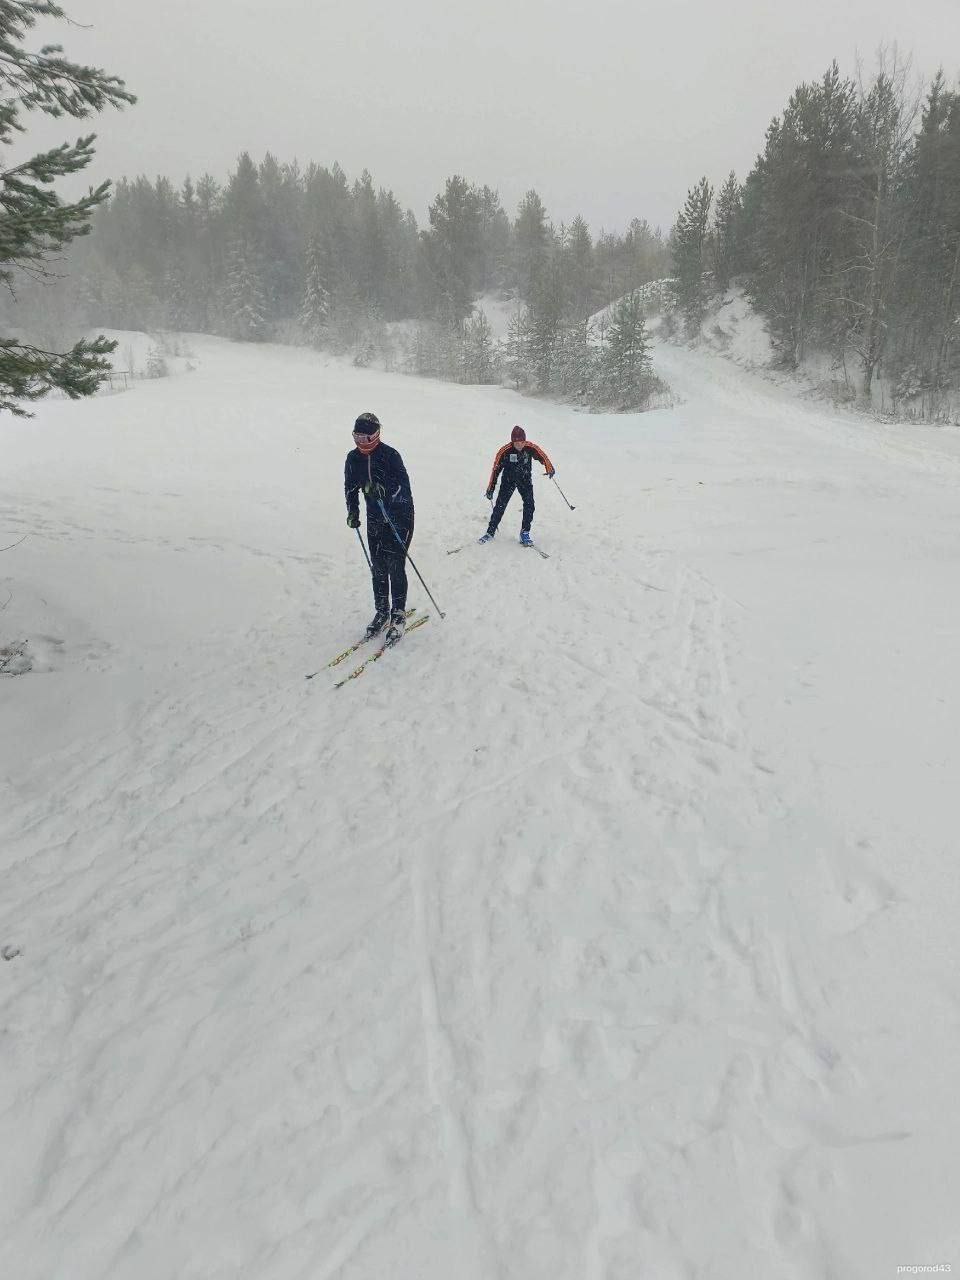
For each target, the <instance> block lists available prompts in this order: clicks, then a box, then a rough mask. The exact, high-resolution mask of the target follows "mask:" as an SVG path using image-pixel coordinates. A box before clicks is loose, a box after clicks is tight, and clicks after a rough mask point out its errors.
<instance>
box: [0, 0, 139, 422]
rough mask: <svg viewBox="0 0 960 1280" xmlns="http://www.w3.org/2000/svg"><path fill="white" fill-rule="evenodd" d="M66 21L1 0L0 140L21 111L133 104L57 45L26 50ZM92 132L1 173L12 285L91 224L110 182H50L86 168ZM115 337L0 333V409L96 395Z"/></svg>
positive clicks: (42, 271) (6, 271)
mask: <svg viewBox="0 0 960 1280" xmlns="http://www.w3.org/2000/svg"><path fill="white" fill-rule="evenodd" d="M48 18H60V19H65V18H66V13H65V12H64V10H63V9H62V8H61V7H60V6H59V5H58V4H54V3H52V2H51V0H3V3H2V4H0V86H2V93H0V147H9V145H10V143H11V142H12V140H13V137H14V135H15V134H16V133H19V132H22V131H23V129H24V126H23V124H22V123H21V120H20V113H21V110H24V111H34V110H37V111H42V112H43V113H44V114H46V115H49V116H54V117H62V116H64V115H68V116H72V117H73V118H74V119H85V118H87V117H88V116H90V115H93V114H96V113H98V112H100V111H102V110H103V109H104V107H107V106H112V107H117V108H119V107H122V106H123V105H124V104H125V103H132V102H134V101H135V98H134V96H133V95H132V94H131V93H128V92H127V90H126V88H125V87H124V83H123V81H122V80H120V79H118V78H117V77H116V76H108V75H106V74H105V73H104V72H103V71H100V70H98V69H97V68H94V67H84V66H80V65H78V64H76V63H73V62H70V61H68V60H67V59H66V58H65V57H64V56H63V49H62V47H61V46H60V45H46V46H45V47H44V48H42V49H41V50H40V52H39V53H31V52H28V51H27V50H26V49H25V48H24V47H23V44H24V41H25V40H26V38H27V35H28V33H29V32H30V31H31V30H32V29H33V27H34V26H35V25H36V22H37V20H38V19H48ZM94 139H95V135H94V134H88V135H86V136H85V137H81V138H78V139H77V140H76V142H74V143H72V144H71V143H61V144H60V145H59V146H57V147H53V148H52V149H50V150H49V151H42V152H39V153H37V154H36V155H34V156H32V157H31V158H30V159H28V160H25V161H23V162H21V163H20V164H16V165H11V166H10V167H9V168H4V170H3V172H0V284H2V285H5V286H6V287H7V288H8V289H11V290H14V289H15V284H16V280H17V273H18V272H25V273H26V274H27V275H28V276H31V277H33V278H37V277H40V278H43V277H45V276H46V275H47V274H48V267H47V265H46V264H47V263H48V262H49V260H50V258H51V256H52V255H54V254H56V253H57V252H58V251H59V250H60V249H62V248H63V247H64V246H65V245H68V244H69V243H70V242H71V241H72V240H73V239H74V238H75V237H77V236H81V235H84V234H85V233H86V232H87V231H88V230H89V223H90V216H91V214H92V212H93V210H94V209H96V207H97V206H98V205H100V204H102V203H103V201H104V200H106V198H107V195H108V193H109V190H110V184H109V183H108V182H104V183H101V184H100V186H98V187H96V188H94V189H92V190H91V191H89V192H88V194H87V195H85V196H82V197H80V198H79V199H77V200H73V201H64V200H61V199H60V197H59V196H58V195H57V194H56V192H55V191H54V190H53V189H52V184H53V183H54V182H55V181H56V180H57V179H58V178H62V177H65V176H66V175H67V174H71V173H76V172H78V171H79V170H81V169H84V168H86V166H87V165H88V164H89V163H90V161H91V160H92V158H93V155H94V147H93V143H94ZM115 345H116V344H115V343H111V342H107V340H106V339H105V338H103V337H98V338H96V339H94V340H93V341H82V342H78V343H76V344H75V345H74V346H73V347H72V348H71V349H70V350H69V351H66V352H56V351H46V350H43V349H41V348H39V347H37V346H33V345H31V344H30V343H29V342H25V341H22V340H21V339H19V338H17V337H7V336H0V409H8V410H10V411H11V412H12V413H15V414H18V415H20V416H29V415H28V413H27V410H25V409H24V408H23V407H22V402H23V401H34V400H38V399H40V397H41V396H44V395H46V394H47V392H48V391H50V390H51V388H53V387H57V388H59V389H60V390H61V391H63V392H64V393H65V394H66V395H68V396H70V397H71V398H72V399H76V398H78V397H80V396H87V395H92V394H93V392H94V391H96V389H97V387H98V386H99V385H100V382H101V381H102V379H103V377H104V376H105V374H106V372H107V370H108V368H109V365H108V363H107V360H106V357H107V356H108V355H109V354H110V352H111V351H113V350H114V347H115Z"/></svg>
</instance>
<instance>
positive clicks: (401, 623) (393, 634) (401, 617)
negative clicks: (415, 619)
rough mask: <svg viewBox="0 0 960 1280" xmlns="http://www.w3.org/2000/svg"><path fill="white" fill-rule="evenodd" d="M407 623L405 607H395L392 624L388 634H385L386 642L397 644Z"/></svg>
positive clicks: (391, 619)
mask: <svg viewBox="0 0 960 1280" xmlns="http://www.w3.org/2000/svg"><path fill="white" fill-rule="evenodd" d="M406 625H407V614H406V610H405V609H394V610H393V612H392V613H391V614H390V626H389V628H388V629H387V634H386V636H384V643H385V644H396V643H397V641H398V640H399V639H400V637H401V636H402V635H403V632H404V629H405V627H406Z"/></svg>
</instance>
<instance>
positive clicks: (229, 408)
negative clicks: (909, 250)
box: [0, 339, 960, 1280]
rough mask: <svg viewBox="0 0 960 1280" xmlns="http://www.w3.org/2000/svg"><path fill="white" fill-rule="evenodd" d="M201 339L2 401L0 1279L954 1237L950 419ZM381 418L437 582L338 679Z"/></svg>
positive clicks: (652, 1268)
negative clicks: (502, 384)
mask: <svg viewBox="0 0 960 1280" xmlns="http://www.w3.org/2000/svg"><path fill="white" fill-rule="evenodd" d="M192 349H193V350H194V355H195V363H196V364H197V366H198V367H197V369H196V371H195V372H194V373H192V374H190V376H189V377H183V378H176V379H173V378H171V379H166V380H161V381H156V382H150V383H139V384H137V385H136V387H135V389H134V390H133V391H130V392H128V393H126V394H121V395H116V396H113V397H109V398H104V399H99V400H95V401H90V402H85V403H80V404H70V403H66V402H60V403H52V402H51V403H49V404H46V405H43V406H42V407H41V408H40V410H39V414H38V417H37V419H36V420H35V421H34V422H28V423H24V422H16V421H9V420H4V421H3V422H2V424H0V436H2V449H3V457H4V472H3V477H2V480H0V511H2V514H3V521H2V525H3V534H2V536H0V544H3V545H6V544H7V543H8V542H12V541H14V540H15V539H16V538H19V537H20V536H21V535H22V534H24V533H29V535H30V536H29V537H28V538H27V539H26V540H25V541H24V542H23V543H21V544H20V545H19V546H18V547H16V548H14V549H13V550H11V551H8V552H5V553H3V555H2V556H0V603H2V601H7V603H6V607H5V608H4V609H3V611H2V612H0V643H6V644H11V645H12V644H14V643H19V644H24V642H25V643H26V651H27V652H29V653H32V654H33V655H34V656H35V658H36V666H35V669H34V670H33V671H30V672H29V673H27V674H26V675H22V676H19V677H16V678H13V677H11V678H7V679H4V680H2V681H0V703H2V713H3V723H4V729H5V731H4V733H3V735H2V738H0V765H2V777H3V784H2V793H0V875H2V883H3V893H2V895H0V948H7V949H8V950H7V952H6V954H9V955H10V956H11V958H10V959H9V960H7V961H2V962H0V1150H2V1151H3V1153H4V1158H3V1160H2V1161H0V1272H2V1274H3V1275H4V1276H8V1275H9V1276H16V1277H17V1278H18V1280H106V1278H108V1277H111V1278H122V1280H128V1278H129V1280H201V1278H202V1280H214V1278H217V1280H219V1278H222V1280H227V1278H229V1280H236V1278H237V1277H249V1278H250V1280H293V1278H303V1280H333V1278H334V1277H337V1278H338V1280H340V1278H342V1280H374V1278H376V1280H382V1277H384V1276H395V1277H398V1278H399V1277H418V1280H419V1278H422V1280H450V1278H451V1277H458V1278H460V1277H464V1278H466V1280H494V1278H498V1280H627V1278H628V1277H629V1278H630V1280H634V1278H635V1277H652V1278H656V1280H680V1277H684V1278H686V1277H690V1276H694V1275H695V1276H697V1277H699V1280H734V1277H743V1276H750V1277H753V1276H769V1277H776V1278H777V1280H781V1278H787V1277H795V1278H803V1280H823V1277H826V1276H836V1277H843V1280H874V1277H877V1276H881V1275H886V1274H891V1275H892V1274H893V1273H894V1272H895V1269H896V1267H897V1265H899V1264H902V1265H910V1264H916V1263H931V1264H933V1263H937V1262H949V1261H951V1260H953V1261H956V1260H957V1259H958V1258H960V1225H958V1222H960V1220H958V1216H957V1211H956V1206H957V1204H958V1203H960V1174H958V1167H957V1161H956V1151H957V1147H958V1142H960V1120H958V1114H957V1108H956V1098H955V1094H956V1080H957V1078H958V1073H960V1026H958V1020H957V1010H958V1001H960V989H958V986H957V976H956V975H957V973H958V962H960V942H958V937H957V930H956V922H955V919H954V914H955V913H954V911H953V904H954V903H955V902H956V901H957V891H958V879H960V873H958V864H957V858H956V852H957V838H956V778H957V776H958V770H960V743H958V738H957V732H956V724H957V721H958V714H960V692H958V681H957V673H956V654H957V651H958V644H957V641H958V623H960V603H958V599H957V592H956V582H957V568H958V559H960V550H958V536H960V524H958V518H957V499H958V489H960V450H958V449H957V448H956V442H957V437H956V436H954V435H948V434H945V433H943V432H934V431H922V430H912V431H910V432H909V433H904V432H900V433H897V432H893V431H890V430H884V431H880V430H878V429H877V428H875V427H871V426H869V425H867V424H863V425H861V424H859V423H857V422H856V421H855V420H849V421H847V420H840V419H833V418H830V417H827V416H825V415H823V414H822V413H819V414H818V413H815V412H811V411H810V410H808V409H807V408H804V407H803V406H801V405H799V404H798V403H797V402H796V401H795V400H790V399H789V398H788V397H786V396H785V395H782V394H780V393H778V392H777V391H776V389H772V388H770V387H769V386H767V385H766V384H763V383H757V382H753V381H751V380H750V377H749V375H747V374H745V373H744V372H743V371H742V370H740V369H738V368H736V367H735V366H733V365H731V364H730V363H729V362H724V361H722V360H720V359H719V358H717V357H710V356H707V355H703V354H699V355H697V354H693V353H690V352H687V351H684V350H681V349H676V348H662V349H660V350H658V352H657V369H658V372H663V374H664V376H665V377H666V378H667V379H668V381H669V382H670V383H671V384H672V385H673V386H675V387H676V388H677V389H678V390H679V391H681V392H682V394H683V395H684V397H685V403H684V404H683V406H682V407H681V408H679V409H675V410H673V411H662V412H655V413H648V414H645V415H643V416H641V417H634V416H603V415H580V414H577V413H575V412H573V411H572V410H570V409H567V408H561V407H557V406H552V405H549V404H546V403H544V402H540V401H531V400H525V399H522V398H519V397H516V396H514V395H512V394H511V393H509V392H507V391H505V390H501V389H498V388H469V389H464V388H459V387H456V386H452V385H447V384H442V383H433V382H420V381H417V380H415V379H411V378H404V377H399V376H397V377H392V376H387V375H380V374H374V373H370V372H364V371H360V370H356V369H353V368H350V367H347V366H345V365H342V364H339V363H336V362H333V361H323V360H318V359H317V358H316V357H314V356H311V355H310V354H309V353H306V352H302V351H292V350H285V349H282V348H276V347H273V348H271V347H263V348H258V347H235V346H231V345H230V344H229V343H226V342H218V341H215V340H212V339H210V340H200V339H194V340H192ZM364 409H372V410H374V411H376V412H377V413H379V414H380V416H381V418H382V420H383V422H384V438H385V439H386V440H387V441H389V442H390V443H392V444H394V445H396V446H397V447H398V448H399V449H400V450H401V452H402V453H403V456H404V458H405V460H406V462H407V465H408V468H409V470H410V474H411V477H412V481H413V487H414V494H415V498H416V503H417V532H416V537H415V539H414V543H413V547H412V551H413V555H414V558H415V560H416V563H417V565H418V567H419V568H420V570H421V572H422V573H423V574H424V576H425V578H426V579H427V581H428V583H429V584H430V587H431V589H432V591H433V592H434V594H435V596H436V597H437V599H438V601H439V603H440V605H441V606H442V607H443V608H444V609H445V611H446V613H447V618H446V620H445V621H441V619H440V618H439V617H438V616H437V614H436V611H435V610H434V609H433V607H432V606H431V605H430V604H429V601H428V600H427V599H426V596H425V595H424V592H423V591H422V589H421V588H420V587H419V584H417V582H416V579H415V578H414V579H412V582H413V587H412V591H411V603H412V604H415V605H417V606H419V607H421V608H424V609H427V610H429V612H430V613H431V615H432V616H431V618H430V621H429V622H428V623H427V625H426V626H424V627H422V628H421V629H420V630H418V631H417V632H415V633H412V634H411V635H410V636H408V637H407V638H406V639H405V640H404V641H403V642H402V644H401V645H400V646H399V647H398V648H397V649H396V650H394V651H392V652H390V653H388V654H387V655H386V656H385V657H384V659H383V661H381V662H379V663H377V664H376V665H375V666H374V667H372V668H370V669H369V670H368V671H367V672H366V673H365V674H364V675H363V676H362V677H361V678H360V679H358V680H356V681H354V682H351V683H349V684H347V685H346V686H345V687H344V688H342V689H339V690H334V689H333V688H332V685H333V682H334V679H335V677H336V673H335V672H326V671H324V672H323V673H322V674H321V675H320V676H318V677H317V679H315V680H313V681H310V682H307V681H305V680H304V678H303V677H304V674H305V673H306V672H308V671H312V670H314V669H316V668H317V667H318V666H320V665H321V664H322V663H323V662H324V660H326V659H327V658H329V657H331V656H332V655H334V654H336V653H337V652H339V651H340V650H341V649H342V648H343V647H344V646H345V644H347V643H348V642H349V641H350V640H351V639H353V638H354V637H355V636H356V634H357V633H358V631H359V630H360V629H361V628H362V625H363V624H364V623H365V622H366V620H367V618H368V616H369V614H370V612H371V603H372V602H371V599H370V593H369V583H368V577H367V572H366V567H365V565H364V563H363V561H362V558H361V553H360V549H359V547H358V546H357V544H356V538H355V537H354V535H353V534H352V533H351V532H350V531H349V530H348V529H347V528H346V525H345V523H344V509H343V501H342V489H341V477H342V464H343V458H344V455H345V453H346V451H347V449H348V448H349V447H350V443H351V441H350V435H349V432H350V425H351V423H352V420H353V418H354V417H355V415H356V414H357V413H358V412H359V411H361V410H364ZM515 421H520V422H522V423H523V424H524V425H525V427H526V428H527V433H528V435H529V436H530V437H531V438H532V439H534V440H536V441H538V442H540V443H541V444H543V445H544V446H545V447H546V448H547V449H548V451H549V452H550V454H551V456H552V457H553V460H554V462H555V463H556V465H557V468H558V479H559V481H560V483H561V484H563V486H564V489H565V491H566V492H567V494H568V496H569V497H570V498H571V501H573V502H574V503H575V504H576V511H575V512H573V513H571V512H569V511H568V510H567V509H566V507H565V506H564V505H563V503H562V501H561V500H560V497H559V495H558V494H556V493H554V492H552V490H551V487H550V486H549V485H548V484H547V483H546V482H545V481H544V480H542V479H540V480H539V481H538V482H537V503H538V506H537V516H536V521H535V524H534V532H535V535H536V536H537V538H538V540H539V541H540V543H541V545H542V546H543V547H544V548H545V549H546V550H548V551H549V552H550V553H551V558H550V559H549V560H542V559H540V557H538V556H535V555H533V554H531V553H529V552H527V551H525V550H523V549H522V548H521V547H520V546H519V545H518V544H517V543H516V541H515V540H514V538H515V534H516V530H517V527H518V524H519V511H518V510H516V509H511V510H509V511H508V514H507V517H506V519H505V521H504V524H503V526H502V531H501V534H500V536H499V537H498V538H497V540H496V541H495V542H494V543H493V544H491V545H489V546H486V547H478V546H476V545H475V544H474V543H473V542H472V539H474V538H475V537H476V536H477V535H478V534H479V533H480V532H481V530H482V529H483V527H484V521H485V518H486V513H487V510H488V508H487V505H486V503H485V501H484V498H483V491H484V488H485V485H486V479H487V473H488V469H489V465H490V461H491V459H492V456H493V453H494V450H495V448H496V447H497V445H498V444H499V443H501V442H502V441H503V440H504V439H506V436H507V434H508V430H509V427H510V426H511V425H512V424H513V422H515ZM465 541H466V542H468V543H469V545H467V546H466V547H465V549H464V550H463V551H462V552H461V553H460V554H458V555H453V556H447V555H446V551H447V550H448V549H449V548H451V547H454V546H457V545H459V544H461V543H463V542H465ZM8 597H9V598H8Z"/></svg>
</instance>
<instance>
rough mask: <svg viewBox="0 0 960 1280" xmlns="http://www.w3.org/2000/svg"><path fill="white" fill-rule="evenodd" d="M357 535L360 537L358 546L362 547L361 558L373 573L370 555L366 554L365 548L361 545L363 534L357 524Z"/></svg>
mask: <svg viewBox="0 0 960 1280" xmlns="http://www.w3.org/2000/svg"><path fill="white" fill-rule="evenodd" d="M357 537H358V538H359V539H360V546H361V547H363V558H364V559H365V560H366V562H367V567H368V568H369V570H370V572H371V573H373V565H372V564H371V563H370V557H369V556H368V555H367V548H366V547H365V546H364V545H363V534H362V533H361V532H360V528H359V526H358V527H357Z"/></svg>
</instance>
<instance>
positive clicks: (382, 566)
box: [367, 516, 413, 613]
mask: <svg viewBox="0 0 960 1280" xmlns="http://www.w3.org/2000/svg"><path fill="white" fill-rule="evenodd" d="M394 523H395V524H396V521H394ZM397 533H399V535H400V537H401V538H402V539H403V547H401V546H400V543H399V542H398V541H397V534H395V533H394V532H393V530H392V529H391V528H390V526H389V525H388V524H381V523H378V524H371V523H370V522H369V521H368V522H367V541H368V542H369V543H370V561H371V564H372V571H373V603H374V607H375V608H376V610H377V612H378V613H389V611H390V610H391V609H406V607H407V563H406V557H405V555H404V548H406V547H409V546H410V543H411V542H412V540H413V517H412V516H411V517H410V527H409V528H405V527H404V526H403V525H402V524H397Z"/></svg>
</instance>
